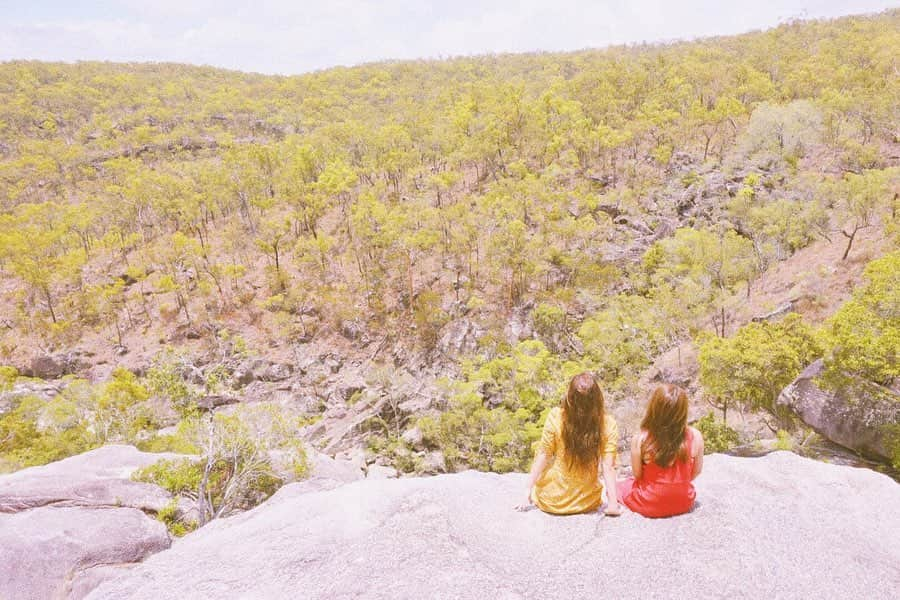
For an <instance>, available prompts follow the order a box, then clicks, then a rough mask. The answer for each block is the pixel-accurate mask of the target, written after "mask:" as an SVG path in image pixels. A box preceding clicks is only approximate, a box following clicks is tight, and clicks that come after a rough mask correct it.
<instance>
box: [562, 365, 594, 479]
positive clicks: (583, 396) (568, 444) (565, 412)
mask: <svg viewBox="0 0 900 600" xmlns="http://www.w3.org/2000/svg"><path fill="white" fill-rule="evenodd" d="M561 408H562V427H561V429H562V431H561V436H562V442H563V447H564V448H565V449H566V459H567V461H568V463H569V467H570V468H572V467H577V468H584V469H587V468H591V467H594V468H595V467H596V465H597V454H598V452H597V451H598V450H599V449H600V444H601V442H602V440H603V434H604V431H603V392H602V391H600V386H599V385H598V384H597V380H596V379H594V376H593V375H591V374H590V373H581V374H579V375H576V376H575V377H573V378H572V381H571V382H569V389H568V391H567V392H566V396H565V397H564V398H563V400H562V402H561Z"/></svg>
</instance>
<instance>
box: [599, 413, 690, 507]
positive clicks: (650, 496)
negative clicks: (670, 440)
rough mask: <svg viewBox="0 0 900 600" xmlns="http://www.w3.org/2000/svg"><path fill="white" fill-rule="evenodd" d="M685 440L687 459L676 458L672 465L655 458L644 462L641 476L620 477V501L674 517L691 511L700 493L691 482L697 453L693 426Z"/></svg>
mask: <svg viewBox="0 0 900 600" xmlns="http://www.w3.org/2000/svg"><path fill="white" fill-rule="evenodd" d="M684 444H685V446H687V451H688V458H687V459H685V460H680V461H679V460H676V461H675V462H673V463H672V464H671V465H669V466H668V467H660V466H659V465H658V464H656V463H655V462H653V461H652V460H651V461H650V462H648V463H644V466H643V471H642V473H641V478H640V479H638V480H635V479H634V478H633V477H631V478H629V479H626V480H625V481H620V482H619V484H618V485H617V486H616V489H617V490H618V493H619V501H621V502H622V503H623V504H624V505H625V506H627V507H628V508H629V509H631V510H632V511H633V512H636V513H640V514H642V515H644V516H645V517H671V516H673V515H680V514H682V513H686V512H689V511H690V510H691V509H692V508H693V507H694V498H695V497H696V496H697V493H696V492H695V491H694V484H693V483H691V476H692V475H693V472H694V456H693V454H692V453H691V449H692V448H693V433H692V432H691V429H690V427H688V428H687V429H685V432H684Z"/></svg>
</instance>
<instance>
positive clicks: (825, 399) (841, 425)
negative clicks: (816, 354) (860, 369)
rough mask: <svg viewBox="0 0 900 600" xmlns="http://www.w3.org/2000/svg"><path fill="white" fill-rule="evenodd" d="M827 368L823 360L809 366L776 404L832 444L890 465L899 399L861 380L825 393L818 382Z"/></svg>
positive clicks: (899, 422)
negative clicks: (889, 430)
mask: <svg viewBox="0 0 900 600" xmlns="http://www.w3.org/2000/svg"><path fill="white" fill-rule="evenodd" d="M824 368H825V367H824V363H823V362H822V360H821V359H820V360H817V361H816V362H814V363H812V364H811V365H810V366H808V367H807V368H806V369H805V370H804V371H803V372H802V373H800V375H799V376H798V377H797V379H795V380H794V381H793V382H792V383H791V384H790V385H788V386H787V387H786V388H784V390H783V391H782V392H781V394H780V395H779V396H778V400H777V404H778V405H779V406H783V407H786V408H789V409H790V410H791V411H793V412H794V413H795V414H796V415H797V416H798V417H800V419H801V420H802V421H803V422H804V423H806V424H807V425H809V426H810V427H812V428H813V429H814V430H815V431H816V432H817V433H819V434H820V435H823V436H825V437H826V438H828V439H829V440H831V441H832V442H835V443H837V444H840V445H841V446H844V447H846V448H850V449H851V450H855V451H857V452H859V453H861V454H863V455H866V456H869V457H872V458H876V459H879V460H886V461H889V460H890V459H891V449H890V448H888V439H887V438H888V435H887V431H886V427H887V426H889V425H898V424H900V395H898V394H897V393H895V392H893V391H891V390H889V389H888V388H884V387H881V386H879V385H876V384H874V383H871V382H868V381H862V380H859V379H856V380H848V383H847V384H846V385H844V386H843V387H841V388H840V389H833V390H832V389H826V388H824V387H822V386H821V385H820V384H819V383H818V382H817V379H818V378H819V376H820V375H822V373H823V371H824Z"/></svg>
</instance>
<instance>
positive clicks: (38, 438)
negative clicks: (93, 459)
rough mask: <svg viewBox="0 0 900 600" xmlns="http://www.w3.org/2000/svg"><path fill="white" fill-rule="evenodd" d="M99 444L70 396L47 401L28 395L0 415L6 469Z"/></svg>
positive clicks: (0, 459)
mask: <svg viewBox="0 0 900 600" xmlns="http://www.w3.org/2000/svg"><path fill="white" fill-rule="evenodd" d="M39 423H41V425H39ZM99 445H100V442H99V441H98V440H97V439H96V437H95V436H93V435H92V434H91V432H90V431H89V430H88V428H87V424H86V423H85V422H84V421H80V420H79V419H78V415H77V409H76V406H75V404H74V403H73V402H72V401H70V400H69V399H67V398H63V397H60V396H58V397H56V398H54V399H53V400H51V401H49V402H45V401H44V400H42V399H40V398H38V397H36V396H26V397H25V398H22V400H21V401H20V402H19V404H18V406H17V407H16V408H15V409H13V410H12V411H10V412H8V413H5V414H3V415H2V416H0V468H2V470H4V471H15V470H18V469H22V468H25V467H33V466H38V465H43V464H47V463H49V462H53V461H56V460H60V459H63V458H66V457H67V456H72V455H73V454H79V453H81V452H85V451H87V450H90V449H92V448H96V447H97V446H99Z"/></svg>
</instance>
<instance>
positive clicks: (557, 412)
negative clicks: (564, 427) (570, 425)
mask: <svg viewBox="0 0 900 600" xmlns="http://www.w3.org/2000/svg"><path fill="white" fill-rule="evenodd" d="M561 419H562V409H561V408H560V407H558V406H554V407H553V408H551V409H550V412H548V413H547V423H553V424H554V425H558V424H559V422H560V420H561Z"/></svg>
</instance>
